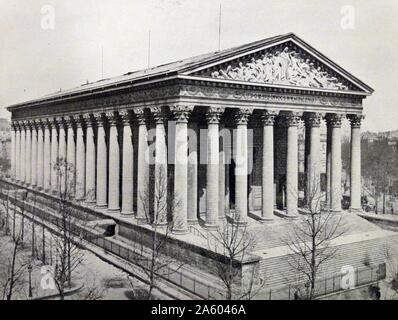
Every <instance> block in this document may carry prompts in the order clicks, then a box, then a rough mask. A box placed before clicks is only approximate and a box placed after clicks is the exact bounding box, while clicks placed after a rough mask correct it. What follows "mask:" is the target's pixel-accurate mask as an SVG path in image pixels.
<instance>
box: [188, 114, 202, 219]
mask: <svg viewBox="0 0 398 320" xmlns="http://www.w3.org/2000/svg"><path fill="white" fill-rule="evenodd" d="M195 121H196V119H191V121H190V122H189V123H188V127H189V130H188V152H189V155H188V224H190V225H194V224H197V223H198V136H199V134H198V123H197V122H195Z"/></svg>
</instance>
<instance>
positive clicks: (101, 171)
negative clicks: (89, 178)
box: [95, 115, 108, 208]
mask: <svg viewBox="0 0 398 320" xmlns="http://www.w3.org/2000/svg"><path fill="white" fill-rule="evenodd" d="M95 117H96V120H97V126H98V133H97V207H98V208H106V207H107V194H106V191H107V190H106V189H107V184H108V179H107V153H106V132H105V128H104V126H105V123H104V119H103V118H102V115H95Z"/></svg>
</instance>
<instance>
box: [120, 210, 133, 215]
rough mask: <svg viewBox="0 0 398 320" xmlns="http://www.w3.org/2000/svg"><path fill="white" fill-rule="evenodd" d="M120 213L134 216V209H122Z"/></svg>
mask: <svg viewBox="0 0 398 320" xmlns="http://www.w3.org/2000/svg"><path fill="white" fill-rule="evenodd" d="M120 215H121V216H133V215H134V211H121V212H120Z"/></svg>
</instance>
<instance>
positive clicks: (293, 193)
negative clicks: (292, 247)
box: [286, 112, 300, 217]
mask: <svg viewBox="0 0 398 320" xmlns="http://www.w3.org/2000/svg"><path fill="white" fill-rule="evenodd" d="M299 119H300V116H299V115H298V114H296V113H293V112H292V113H290V114H288V115H286V125H287V156H286V158H287V159H286V211H287V215H288V216H290V217H296V216H297V206H298V134H297V127H298V122H299Z"/></svg>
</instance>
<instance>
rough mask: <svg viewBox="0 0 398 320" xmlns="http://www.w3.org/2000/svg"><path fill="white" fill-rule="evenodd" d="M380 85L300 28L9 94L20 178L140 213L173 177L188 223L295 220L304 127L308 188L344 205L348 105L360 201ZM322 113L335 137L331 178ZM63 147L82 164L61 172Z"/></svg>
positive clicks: (180, 212) (355, 201)
mask: <svg viewBox="0 0 398 320" xmlns="http://www.w3.org/2000/svg"><path fill="white" fill-rule="evenodd" d="M371 93H372V89H371V88H369V87H368V86H367V85H365V84H364V83H362V82H361V81H360V80H358V79H357V78H355V77H353V76H352V75H351V74H349V73H348V72H347V71H345V70H343V69H342V68H341V67H339V66H337V65H336V64H334V63H333V62H332V61H330V60H329V59H328V58H326V57H325V56H323V55H322V54H320V53H319V52H318V51H316V50H314V49H313V48H312V47H311V46H309V45H308V44H306V43H305V42H304V41H303V40H301V39H300V38H298V37H297V36H295V35H293V34H288V35H284V36H279V37H274V38H270V39H265V40H262V41H259V42H256V43H252V44H249V45H245V46H241V47H238V48H234V49H230V50H225V51H220V52H217V53H213V54H208V55H202V56H199V57H196V58H192V59H190V60H186V61H184V60H183V61H179V62H175V63H171V64H168V65H165V66H160V67H156V68H152V69H148V70H145V71H138V72H133V73H130V74H126V75H124V76H122V77H120V78H118V79H117V80H103V81H100V82H97V83H92V84H87V85H85V86H82V87H80V88H78V89H72V90H68V91H64V92H59V93H56V94H53V95H49V96H46V97H45V98H42V99H37V100H33V101H28V102H26V103H21V104H18V105H14V106H11V107H9V108H8V110H9V111H10V112H11V113H12V143H13V146H12V150H13V155H12V159H13V163H12V173H11V179H13V180H14V181H15V182H16V183H18V184H21V185H25V186H29V187H30V188H34V189H37V190H40V191H42V192H46V193H51V192H52V193H53V194H54V195H55V196H57V194H58V192H68V193H70V195H71V199H73V201H76V202H77V203H80V204H81V205H87V206H91V207H93V206H95V208H96V209H97V210H103V211H106V212H111V213H112V214H115V213H116V214H121V215H126V216H131V219H133V220H135V221H137V223H141V224H142V223H150V222H151V221H150V219H149V214H148V213H149V212H151V213H152V212H155V213H156V212H157V210H159V208H157V207H156V205H154V203H153V197H155V198H156V195H158V194H159V192H161V190H167V192H166V195H165V198H164V200H163V201H168V200H167V199H170V197H173V198H174V199H175V200H176V201H177V202H178V205H177V206H176V207H175V208H174V210H173V212H171V215H170V216H168V217H167V219H170V220H171V221H173V231H174V233H175V234H186V233H188V232H189V225H194V224H198V223H200V224H201V226H203V228H206V229H209V230H212V229H214V228H217V226H218V225H219V223H220V221H222V220H225V219H226V218H228V221H230V222H235V223H238V224H242V225H244V224H246V223H247V222H248V220H249V219H258V220H259V221H261V222H265V223H267V222H271V221H272V220H273V218H274V212H275V210H279V211H280V213H281V214H282V215H284V217H285V218H286V219H292V218H295V217H297V215H298V214H299V212H298V206H299V196H300V189H301V186H300V184H299V166H298V162H299V159H298V143H299V142H298V130H299V126H304V127H305V131H306V132H307V134H306V137H305V139H306V154H307V155H308V157H307V161H308V162H307V165H306V168H307V170H306V174H305V176H306V181H305V186H306V187H305V189H306V199H305V201H307V204H308V201H309V200H308V199H309V198H310V195H311V196H313V197H316V198H317V199H320V201H319V202H318V201H317V203H319V206H320V207H322V208H323V209H325V210H329V209H330V210H332V211H335V212H339V211H341V198H342V192H341V189H342V186H341V170H342V168H341V122H342V120H343V119H344V118H348V119H349V121H350V124H351V128H352V130H351V132H352V133H351V134H352V138H351V184H350V185H351V208H352V210H354V211H357V210H360V209H361V201H360V199H361V187H360V186H361V173H360V166H361V164H360V126H361V119H362V117H363V116H362V109H363V107H362V101H363V99H364V98H366V96H368V95H370V94H371ZM321 125H326V130H327V136H328V142H327V146H328V150H327V159H325V161H326V163H327V170H326V181H328V183H327V185H326V186H324V187H323V186H321V169H320V168H321V164H320V163H321V155H320V127H321ZM226 132H229V133H231V134H230V135H229V136H228V137H226ZM152 137H153V138H154V139H152ZM307 142H308V143H307ZM152 151H153V152H152ZM60 159H61V160H64V161H66V163H68V165H70V168H71V170H68V171H67V172H65V173H64V174H61V175H60V174H59V172H60V171H59V170H58V171H57V170H56V168H55V165H56V164H57V163H59V160H60ZM161 176H163V178H164V179H163V180H162V181H157V180H156V179H159V177H161ZM256 194H259V195H260V196H259V197H258V199H259V201H258V200H257V198H256ZM251 197H252V198H251ZM279 198H280V199H283V200H282V202H281V203H278V200H277V199H279ZM157 205H159V203H157ZM318 209H320V208H315V210H318ZM160 222H162V221H160Z"/></svg>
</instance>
